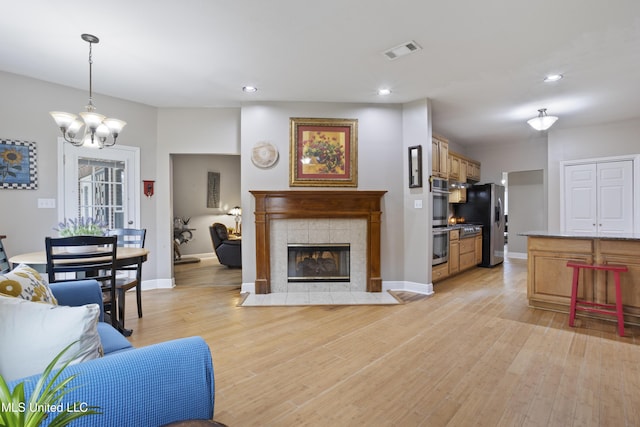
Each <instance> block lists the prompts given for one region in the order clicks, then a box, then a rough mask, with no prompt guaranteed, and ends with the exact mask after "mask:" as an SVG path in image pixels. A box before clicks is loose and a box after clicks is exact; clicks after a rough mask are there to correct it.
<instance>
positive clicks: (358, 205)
mask: <svg viewBox="0 0 640 427" xmlns="http://www.w3.org/2000/svg"><path fill="white" fill-rule="evenodd" d="M250 193H251V194H253V196H254V197H255V200H256V210H255V220H256V282H255V287H256V293H257V294H268V293H271V254H270V249H269V248H270V245H269V238H270V236H269V233H270V230H269V221H270V220H272V219H293V218H297V219H299V218H323V219H324V218H350V219H358V218H359V219H366V220H367V292H381V291H382V278H381V274H380V222H381V220H380V217H381V215H382V212H381V211H380V202H381V199H382V196H383V195H384V194H385V193H386V191H353V190H351V191H349V190H348V191H320V190H315V191H258V190H252V191H250Z"/></svg>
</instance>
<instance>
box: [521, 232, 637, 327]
mask: <svg viewBox="0 0 640 427" xmlns="http://www.w3.org/2000/svg"><path fill="white" fill-rule="evenodd" d="M527 235H528V242H527V251H528V256H527V264H528V266H527V298H528V299H529V305H530V306H531V307H535V308H542V309H547V310H552V311H560V312H564V313H567V312H568V311H569V304H570V301H571V282H572V278H573V270H572V269H571V268H568V267H567V262H568V261H577V262H583V263H586V264H594V263H595V264H618V265H620V264H621V265H626V266H627V267H628V268H629V271H628V272H626V273H622V274H621V275H620V284H621V288H622V305H623V306H624V317H625V322H628V323H631V324H634V325H640V287H638V286H637V284H638V283H640V259H639V258H638V256H637V254H638V253H640V237H636V236H637V235H632V236H633V237H615V236H614V235H611V236H603V235H602V234H601V233H593V234H592V235H588V234H584V233H576V234H570V233H555V234H554V233H549V232H539V233H536V232H531V233H527ZM578 291H579V293H578V298H580V299H583V300H587V301H592V302H596V303H603V304H611V303H614V302H615V287H614V283H613V274H612V273H606V272H604V271H591V270H584V271H581V272H580V285H579V287H578ZM582 315H583V316H590V317H601V316H600V315H598V314H596V313H582ZM606 318H607V319H608V318H609V317H606Z"/></svg>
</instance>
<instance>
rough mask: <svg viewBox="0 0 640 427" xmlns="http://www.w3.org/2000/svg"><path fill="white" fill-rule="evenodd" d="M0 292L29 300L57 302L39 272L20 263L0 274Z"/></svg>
mask: <svg viewBox="0 0 640 427" xmlns="http://www.w3.org/2000/svg"><path fill="white" fill-rule="evenodd" d="M0 294H1V295H5V296H10V297H18V298H22V299H26V300H30V301H39V302H46V303H49V304H54V305H56V304H58V301H57V300H56V298H55V297H54V296H53V293H52V292H51V289H49V286H48V285H47V283H46V282H45V281H44V279H43V278H42V276H41V275H40V273H38V272H37V271H36V270H34V269H33V268H31V267H29V266H28V265H26V264H20V265H19V266H17V267H16V268H14V269H13V270H11V271H10V272H8V273H5V274H0Z"/></svg>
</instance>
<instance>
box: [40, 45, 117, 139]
mask: <svg viewBox="0 0 640 427" xmlns="http://www.w3.org/2000/svg"><path fill="white" fill-rule="evenodd" d="M81 37H82V40H84V41H86V42H88V43H89V104H87V105H86V106H85V108H86V110H87V111H84V112H82V113H80V117H81V118H82V120H80V119H79V118H78V116H76V115H75V114H71V113H65V112H63V111H51V112H50V113H49V114H51V116H52V117H53V120H55V121H56V124H57V125H58V127H59V128H60V130H61V131H62V137H63V138H64V140H65V141H67V142H69V143H71V144H73V145H74V146H76V147H79V146H81V145H87V146H96V145H97V146H98V147H99V148H104V147H111V146H112V145H114V144H115V143H116V139H117V138H118V135H119V134H120V132H121V131H122V128H123V127H125V125H126V124H127V122H124V121H122V120H119V119H114V118H108V117H105V116H103V115H102V114H98V113H96V112H95V110H96V107H95V106H94V105H93V86H92V81H91V66H92V65H93V60H92V58H91V47H92V45H93V43H98V42H100V39H98V38H97V37H96V36H94V35H91V34H82V36H81ZM83 127H84V131H83V132H82V133H81V134H80V130H81V129H82V128H83ZM109 137H111V138H110V139H109Z"/></svg>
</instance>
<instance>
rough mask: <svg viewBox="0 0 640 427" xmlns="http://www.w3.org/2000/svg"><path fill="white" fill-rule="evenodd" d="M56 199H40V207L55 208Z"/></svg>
mask: <svg viewBox="0 0 640 427" xmlns="http://www.w3.org/2000/svg"><path fill="white" fill-rule="evenodd" d="M55 208H56V199H38V209H55Z"/></svg>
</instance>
